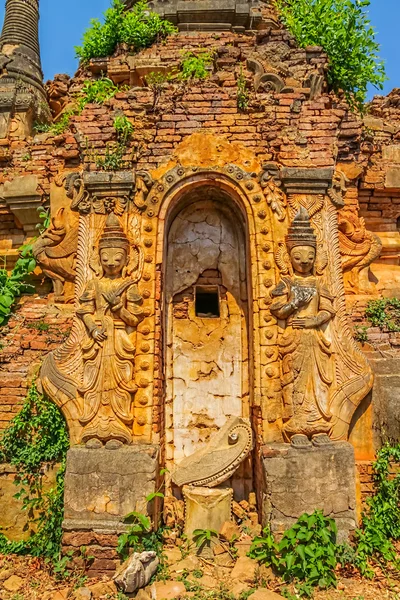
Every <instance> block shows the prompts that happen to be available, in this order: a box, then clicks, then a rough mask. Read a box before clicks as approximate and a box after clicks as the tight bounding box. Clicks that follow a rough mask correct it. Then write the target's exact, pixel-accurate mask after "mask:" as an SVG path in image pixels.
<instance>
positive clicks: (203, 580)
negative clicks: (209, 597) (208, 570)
mask: <svg viewBox="0 0 400 600" xmlns="http://www.w3.org/2000/svg"><path fill="white" fill-rule="evenodd" d="M197 581H198V583H199V584H200V585H201V587H203V588H206V589H207V590H216V589H218V581H217V580H216V579H215V577H211V575H203V577H200V579H198V580H197Z"/></svg>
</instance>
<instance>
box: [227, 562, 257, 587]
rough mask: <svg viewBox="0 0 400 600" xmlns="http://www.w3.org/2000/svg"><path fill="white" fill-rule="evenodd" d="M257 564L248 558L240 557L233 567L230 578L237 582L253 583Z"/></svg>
mask: <svg viewBox="0 0 400 600" xmlns="http://www.w3.org/2000/svg"><path fill="white" fill-rule="evenodd" d="M257 568H258V563H257V561H256V560H253V559H252V558H249V557H248V556H241V557H240V558H238V559H237V561H236V564H235V566H234V567H233V570H232V574H231V577H232V579H237V580H239V581H243V582H247V583H253V582H254V580H255V577H256V571H257Z"/></svg>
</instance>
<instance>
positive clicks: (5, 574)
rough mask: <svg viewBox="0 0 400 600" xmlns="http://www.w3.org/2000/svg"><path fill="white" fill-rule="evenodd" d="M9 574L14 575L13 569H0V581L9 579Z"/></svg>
mask: <svg viewBox="0 0 400 600" xmlns="http://www.w3.org/2000/svg"><path fill="white" fill-rule="evenodd" d="M11 575H14V570H13V569H5V570H4V571H2V572H1V573H0V581H5V580H6V579H9V578H10V577H11Z"/></svg>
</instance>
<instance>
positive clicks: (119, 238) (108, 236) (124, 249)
mask: <svg viewBox="0 0 400 600" xmlns="http://www.w3.org/2000/svg"><path fill="white" fill-rule="evenodd" d="M99 255H100V264H101V266H102V269H103V272H104V274H105V275H106V276H107V277H116V276H118V275H119V274H120V273H121V272H122V270H123V268H124V267H125V266H126V265H127V263H128V258H129V241H128V238H127V237H126V235H125V233H124V231H123V229H122V227H121V225H120V223H119V220H118V218H117V217H116V216H115V215H114V213H111V214H110V215H109V216H108V217H107V221H106V226H105V228H104V232H103V234H102V236H101V237H100V241H99Z"/></svg>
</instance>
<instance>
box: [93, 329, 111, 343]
mask: <svg viewBox="0 0 400 600" xmlns="http://www.w3.org/2000/svg"><path fill="white" fill-rule="evenodd" d="M92 338H93V339H94V340H95V342H104V340H105V339H106V338H107V333H106V330H105V329H104V328H103V327H102V328H101V329H99V328H98V327H95V329H93V331H92Z"/></svg>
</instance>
